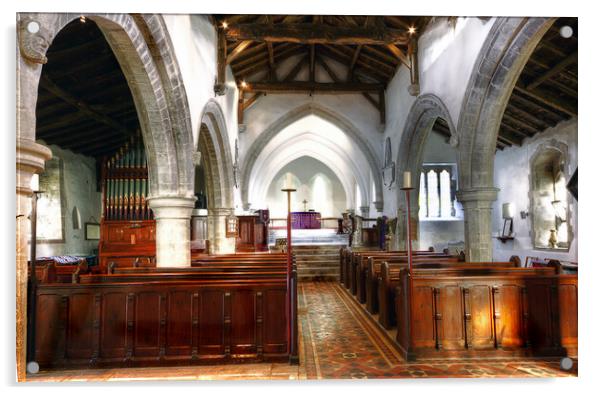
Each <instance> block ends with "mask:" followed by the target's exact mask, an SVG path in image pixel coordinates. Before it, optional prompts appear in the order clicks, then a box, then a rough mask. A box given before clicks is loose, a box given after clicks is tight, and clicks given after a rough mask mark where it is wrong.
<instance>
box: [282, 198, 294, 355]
mask: <svg viewBox="0 0 602 395" xmlns="http://www.w3.org/2000/svg"><path fill="white" fill-rule="evenodd" d="M281 190H282V192H286V200H287V215H286V327H287V329H288V330H287V336H288V342H287V353H288V354H289V356H290V354H291V349H292V345H291V342H292V341H293V337H292V327H291V321H292V301H291V294H292V289H291V276H292V272H293V247H292V246H291V233H292V230H291V192H295V191H297V190H296V189H294V188H283V189H281Z"/></svg>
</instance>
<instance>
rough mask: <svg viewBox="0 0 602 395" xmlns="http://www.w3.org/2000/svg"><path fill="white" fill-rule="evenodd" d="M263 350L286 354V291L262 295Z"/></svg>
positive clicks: (268, 292) (273, 291) (269, 291)
mask: <svg viewBox="0 0 602 395" xmlns="http://www.w3.org/2000/svg"><path fill="white" fill-rule="evenodd" d="M263 294H264V295H263V298H262V299H263V312H262V313H263V314H262V316H263V323H264V324H263V349H264V352H266V353H283V352H286V342H287V339H286V322H285V321H284V320H280V319H279V317H284V316H285V315H286V303H285V302H286V290H268V291H265V292H264V293H263Z"/></svg>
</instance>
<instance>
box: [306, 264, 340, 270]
mask: <svg viewBox="0 0 602 395" xmlns="http://www.w3.org/2000/svg"><path fill="white" fill-rule="evenodd" d="M297 268H299V269H301V268H303V269H313V268H316V269H322V268H325V269H336V270H339V264H338V263H321V264H319V265H300V264H297Z"/></svg>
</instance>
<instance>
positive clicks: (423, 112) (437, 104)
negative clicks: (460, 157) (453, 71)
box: [395, 93, 458, 201]
mask: <svg viewBox="0 0 602 395" xmlns="http://www.w3.org/2000/svg"><path fill="white" fill-rule="evenodd" d="M437 118H441V119H443V120H444V121H445V122H446V123H447V125H448V127H449V131H450V133H451V138H450V145H451V146H452V147H457V146H458V133H457V131H456V127H455V126H454V123H453V121H452V118H451V115H450V114H449V111H448V110H447V107H446V106H445V104H444V103H443V101H442V100H441V99H440V98H439V97H437V96H436V95H433V94H430V93H429V94H425V95H421V96H419V97H418V98H417V99H416V101H415V102H414V104H412V108H410V112H409V114H408V118H407V120H406V122H405V125H404V128H403V132H402V134H401V140H400V142H399V149H398V151H397V162H396V164H397V169H396V171H397V174H396V176H395V179H396V180H401V179H402V176H403V172H404V171H410V172H412V177H413V179H412V184H413V185H419V183H420V171H419V169H420V167H421V164H422V157H423V156H424V146H425V144H426V141H427V139H428V136H429V133H430V132H431V130H432V129H433V125H434V124H435V121H436V120H437ZM416 194H417V192H416ZM398 201H401V193H400V192H398Z"/></svg>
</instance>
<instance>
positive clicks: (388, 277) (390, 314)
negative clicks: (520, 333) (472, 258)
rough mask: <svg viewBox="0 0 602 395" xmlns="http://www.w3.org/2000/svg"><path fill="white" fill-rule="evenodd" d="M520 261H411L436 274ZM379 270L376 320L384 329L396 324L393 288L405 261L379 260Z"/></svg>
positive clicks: (487, 269) (489, 268) (484, 271)
mask: <svg viewBox="0 0 602 395" xmlns="http://www.w3.org/2000/svg"><path fill="white" fill-rule="evenodd" d="M519 265H520V262H519V263H518V266H517V262H516V261H515V260H514V261H508V262H458V261H453V260H432V261H431V260H428V259H425V260H422V261H415V262H414V263H413V266H414V268H416V269H423V270H426V269H440V270H437V271H436V272H437V273H438V274H446V273H453V272H452V271H453V270H458V271H459V272H460V273H461V272H462V270H464V269H470V272H471V273H479V274H488V273H492V272H493V271H494V269H495V270H502V271H504V269H506V268H516V267H520V266H519ZM379 266H380V268H381V269H380V271H379V273H377V280H376V281H377V284H378V285H377V295H378V303H377V304H378V321H379V323H380V324H381V325H382V326H383V327H385V328H386V329H391V328H393V327H394V326H395V325H396V324H397V319H396V313H395V288H396V287H397V286H398V285H399V276H400V273H401V270H403V269H407V268H408V264H407V261H406V262H398V263H389V262H381V263H380V265H379Z"/></svg>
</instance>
